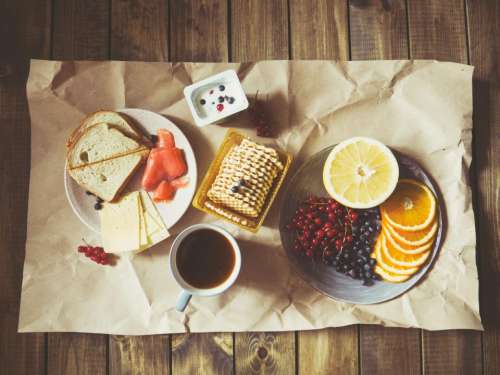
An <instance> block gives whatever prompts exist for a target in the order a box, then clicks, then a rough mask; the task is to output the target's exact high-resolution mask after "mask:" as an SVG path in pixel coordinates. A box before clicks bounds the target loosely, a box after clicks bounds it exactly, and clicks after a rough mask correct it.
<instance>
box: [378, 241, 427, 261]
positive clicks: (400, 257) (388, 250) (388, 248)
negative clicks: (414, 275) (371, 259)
mask: <svg viewBox="0 0 500 375" xmlns="http://www.w3.org/2000/svg"><path fill="white" fill-rule="evenodd" d="M380 237H381V241H382V242H381V245H382V254H383V255H384V256H385V257H386V258H387V259H388V260H389V261H390V262H391V263H392V264H394V265H397V266H403V267H418V266H421V265H422V264H424V263H425V261H426V260H427V258H429V255H430V254H431V252H430V251H426V252H424V253H421V254H405V253H402V252H400V251H398V250H396V249H395V248H394V247H393V246H392V245H391V243H390V242H389V241H387V238H385V234H383V233H382V234H381V235H380Z"/></svg>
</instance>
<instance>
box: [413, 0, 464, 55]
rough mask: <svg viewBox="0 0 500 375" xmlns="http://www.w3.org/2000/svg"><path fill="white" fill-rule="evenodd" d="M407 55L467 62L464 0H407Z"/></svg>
mask: <svg viewBox="0 0 500 375" xmlns="http://www.w3.org/2000/svg"><path fill="white" fill-rule="evenodd" d="M408 18H409V37H410V47H411V48H410V56H411V58H413V59H435V60H443V61H456V62H467V42H466V32H465V10H464V1H463V0H450V1H441V0H429V1H408Z"/></svg>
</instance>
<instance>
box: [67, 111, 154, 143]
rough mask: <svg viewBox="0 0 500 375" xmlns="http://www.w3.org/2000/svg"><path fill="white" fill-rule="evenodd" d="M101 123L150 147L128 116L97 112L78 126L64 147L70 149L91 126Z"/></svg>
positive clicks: (146, 139) (148, 141)
mask: <svg viewBox="0 0 500 375" xmlns="http://www.w3.org/2000/svg"><path fill="white" fill-rule="evenodd" d="M103 122H104V123H107V124H109V125H110V126H111V127H114V128H116V129H118V130H120V131H121V132H122V133H123V134H125V135H126V136H128V137H130V138H132V139H134V140H135V141H136V142H139V143H142V144H144V145H145V146H147V147H150V146H151V142H150V140H149V138H147V137H146V136H145V135H144V134H143V133H142V131H141V130H140V129H139V127H138V126H137V125H135V124H134V121H133V120H132V119H131V118H129V117H128V116H126V115H123V114H120V113H118V112H113V111H98V112H95V113H92V114H90V115H88V116H87V117H86V118H85V119H84V120H83V122H82V123H81V124H80V126H79V127H78V128H76V129H75V130H74V131H73V133H72V134H71V135H70V137H69V138H68V141H67V142H66V147H67V148H68V149H69V148H71V146H72V145H73V143H74V142H75V141H76V140H77V139H78V138H79V137H80V135H81V134H82V133H83V132H85V131H86V130H87V129H88V128H90V127H92V126H94V125H96V124H99V123H103Z"/></svg>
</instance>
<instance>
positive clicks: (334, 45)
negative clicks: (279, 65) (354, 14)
mask: <svg viewBox="0 0 500 375" xmlns="http://www.w3.org/2000/svg"><path fill="white" fill-rule="evenodd" d="M347 18H348V17H347V2H346V1H327V0H318V1H315V2H311V1H306V0H291V1H290V34H291V56H292V57H293V58H300V59H338V60H348V59H349V30H348V25H349V23H348V21H347ZM311 20H314V22H311Z"/></svg>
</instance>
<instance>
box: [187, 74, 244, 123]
mask: <svg viewBox="0 0 500 375" xmlns="http://www.w3.org/2000/svg"><path fill="white" fill-rule="evenodd" d="M184 96H185V98H186V101H187V103H188V106H189V109H190V111H191V114H192V116H193V118H194V121H195V123H196V125H197V126H199V127H202V126H205V125H208V124H213V123H219V122H222V121H223V120H225V119H227V118H228V117H230V116H233V115H234V114H236V113H238V112H241V111H244V110H245V109H247V108H248V99H247V97H246V95H245V92H244V91H243V87H242V86H241V82H240V80H239V78H238V75H237V74H236V72H235V71H234V70H226V71H224V72H222V73H218V74H215V75H213V76H210V77H208V78H205V79H204V80H201V81H198V82H195V83H193V84H192V85H189V86H186V87H185V88H184Z"/></svg>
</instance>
